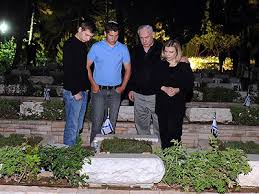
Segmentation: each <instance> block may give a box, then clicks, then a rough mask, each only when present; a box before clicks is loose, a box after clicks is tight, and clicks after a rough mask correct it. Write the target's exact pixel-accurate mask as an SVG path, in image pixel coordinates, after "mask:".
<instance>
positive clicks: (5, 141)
mask: <svg viewBox="0 0 259 194" xmlns="http://www.w3.org/2000/svg"><path fill="white" fill-rule="evenodd" d="M42 139H43V138H42V137H39V136H28V137H26V136H25V135H22V134H10V135H9V136H8V137H5V136H3V135H1V134H0V148H1V147H4V146H12V147H14V146H20V145H22V144H24V143H26V144H28V145H30V146H36V145H38V144H39V143H40V142H41V141H42Z"/></svg>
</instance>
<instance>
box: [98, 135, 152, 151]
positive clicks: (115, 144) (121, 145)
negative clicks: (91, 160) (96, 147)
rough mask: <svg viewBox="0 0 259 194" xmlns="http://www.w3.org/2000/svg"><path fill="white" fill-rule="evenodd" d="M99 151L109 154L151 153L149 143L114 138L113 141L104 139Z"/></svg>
mask: <svg viewBox="0 0 259 194" xmlns="http://www.w3.org/2000/svg"><path fill="white" fill-rule="evenodd" d="M100 151H101V152H110V153H143V152H150V153H151V152H152V147H151V142H147V141H139V140H135V139H120V138H116V137H114V138H113V139H104V140H103V141H102V144H101V147H100Z"/></svg>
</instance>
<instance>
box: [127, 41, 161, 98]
mask: <svg viewBox="0 0 259 194" xmlns="http://www.w3.org/2000/svg"><path fill="white" fill-rule="evenodd" d="M161 50H162V44H160V43H159V42H156V41H155V42H154V44H153V46H152V47H151V48H150V49H149V50H148V52H147V53H146V52H145V51H144V48H143V46H142V45H138V46H136V47H135V48H134V49H133V51H132V60H131V65H132V74H131V79H130V81H129V90H133V91H135V92H137V93H140V94H143V95H153V94H155V88H154V87H153V85H154V79H153V78H154V74H156V73H158V72H159V66H158V64H159V63H158V62H159V61H160V55H161Z"/></svg>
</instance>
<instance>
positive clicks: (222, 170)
mask: <svg viewBox="0 0 259 194" xmlns="http://www.w3.org/2000/svg"><path fill="white" fill-rule="evenodd" d="M213 141H214V143H213ZM211 143H212V144H211V145H212V149H208V150H203V151H196V152H192V153H188V152H187V151H186V149H185V148H184V147H183V146H182V145H180V144H179V143H177V142H175V146H172V147H170V148H166V149H165V150H158V151H156V154H157V155H158V156H159V157H160V158H161V159H162V160H163V162H164V164H165V168H166V172H165V175H164V177H163V179H162V181H163V182H164V183H167V184H170V185H172V184H177V185H180V186H181V187H182V188H184V190H185V191H189V190H191V189H194V190H195V191H196V192H201V191H204V190H205V189H210V188H214V189H216V190H217V192H219V193H224V192H226V191H227V188H231V187H233V186H234V185H237V184H238V183H237V182H236V179H237V177H238V175H239V174H242V173H244V174H247V173H248V172H250V171H251V168H250V166H249V164H248V162H247V157H246V155H245V154H244V152H243V151H242V150H239V149H230V148H227V149H226V150H224V151H220V150H219V147H218V145H217V144H215V139H211Z"/></svg>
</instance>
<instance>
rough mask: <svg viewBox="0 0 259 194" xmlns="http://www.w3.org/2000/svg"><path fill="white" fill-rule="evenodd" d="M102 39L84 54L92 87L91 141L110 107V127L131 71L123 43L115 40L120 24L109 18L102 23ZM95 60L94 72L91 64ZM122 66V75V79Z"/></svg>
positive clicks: (116, 115)
mask: <svg viewBox="0 0 259 194" xmlns="http://www.w3.org/2000/svg"><path fill="white" fill-rule="evenodd" d="M104 34H105V37H106V38H105V40H102V41H100V42H97V43H95V44H94V45H93V46H92V48H91V49H90V51H89V53H88V55H87V65H86V68H87V70H88V78H89V81H90V83H91V87H92V99H91V103H92V128H91V136H90V143H92V141H93V139H94V137H95V136H96V134H99V133H100V130H101V127H102V123H103V121H104V120H105V119H106V118H105V117H106V115H107V110H108V108H109V116H110V121H111V123H112V126H113V129H115V126H116V120H117V117H118V112H119V108H120V100H121V93H122V92H123V91H124V90H125V88H126V85H127V83H128V81H129V78H130V74H131V64H130V55H129V51H128V48H127V46H126V45H124V44H122V43H120V42H118V37H119V25H118V24H117V23H116V22H114V21H110V22H108V23H107V24H106V25H105V32H104ZM93 63H94V71H93V72H92V70H91V66H92V64H93ZM122 65H123V66H124V70H125V73H124V76H123V78H122V72H121V71H122Z"/></svg>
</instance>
